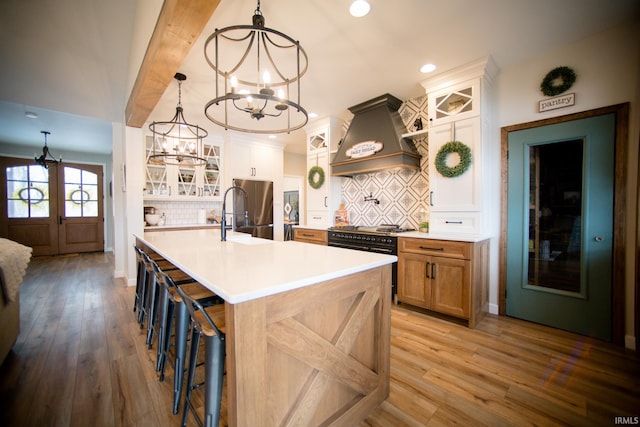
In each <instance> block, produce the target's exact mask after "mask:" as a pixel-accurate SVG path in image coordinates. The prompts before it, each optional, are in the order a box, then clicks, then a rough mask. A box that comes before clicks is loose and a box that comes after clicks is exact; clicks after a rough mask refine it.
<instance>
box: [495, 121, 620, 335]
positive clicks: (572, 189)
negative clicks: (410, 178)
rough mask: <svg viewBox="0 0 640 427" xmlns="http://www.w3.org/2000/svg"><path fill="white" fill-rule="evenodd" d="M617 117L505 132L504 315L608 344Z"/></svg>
mask: <svg viewBox="0 0 640 427" xmlns="http://www.w3.org/2000/svg"><path fill="white" fill-rule="evenodd" d="M614 139H615V115H614V114H607V115H602V116H597V117H593V118H587V119H581V120H574V121H569V122H564V123H558V124H553V125H547V126H542V127H537V128H532V129H526V130H521V131H515V132H510V133H509V140H508V144H509V160H508V168H509V170H508V215H507V216H508V219H507V274H506V277H507V286H506V287H507V299H506V313H507V315H508V316H513V317H517V318H521V319H524V320H528V321H532V322H536V323H541V324H544V325H548V326H553V327H556V328H560V329H564V330H568V331H572V332H577V333H579V334H583V335H588V336H592V337H595V338H599V339H603V340H607V341H609V340H610V339H611V292H612V274H611V265H612V249H613V190H614Z"/></svg>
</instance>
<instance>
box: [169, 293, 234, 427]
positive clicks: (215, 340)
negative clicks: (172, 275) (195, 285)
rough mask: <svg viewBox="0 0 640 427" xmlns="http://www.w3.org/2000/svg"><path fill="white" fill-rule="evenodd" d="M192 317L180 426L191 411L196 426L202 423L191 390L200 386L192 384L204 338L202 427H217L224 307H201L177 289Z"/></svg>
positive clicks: (223, 335) (220, 398)
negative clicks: (192, 400) (187, 369)
mask: <svg viewBox="0 0 640 427" xmlns="http://www.w3.org/2000/svg"><path fill="white" fill-rule="evenodd" d="M176 290H177V291H178V294H179V295H180V296H181V297H182V300H183V301H184V303H185V305H186V307H187V310H188V311H189V315H190V316H191V349H190V351H189V371H188V374H187V384H186V391H185V398H184V412H183V414H182V426H183V427H185V426H186V425H187V416H188V413H189V411H192V412H193V415H194V417H195V418H196V421H197V422H198V424H199V425H202V420H201V419H200V417H199V416H198V413H197V411H196V408H195V405H194V404H193V403H192V402H191V396H192V393H193V390H195V389H197V388H199V387H200V386H202V384H194V379H195V371H196V367H197V364H198V351H199V349H200V339H201V338H202V337H204V343H205V361H204V369H205V371H204V372H205V373H204V396H205V398H204V425H205V426H206V427H214V426H215V427H217V426H218V423H219V421H220V404H221V402H222V381H223V376H224V358H225V334H224V331H225V315H224V304H218V305H214V306H211V307H203V306H202V305H201V304H200V303H199V302H198V301H197V300H195V299H193V298H191V297H190V296H189V295H187V294H186V293H184V292H182V290H181V289H180V287H176Z"/></svg>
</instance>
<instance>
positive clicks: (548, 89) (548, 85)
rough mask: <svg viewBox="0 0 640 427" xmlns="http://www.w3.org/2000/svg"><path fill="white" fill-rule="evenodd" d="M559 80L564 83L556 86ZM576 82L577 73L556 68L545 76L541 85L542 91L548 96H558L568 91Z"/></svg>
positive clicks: (567, 69)
mask: <svg viewBox="0 0 640 427" xmlns="http://www.w3.org/2000/svg"><path fill="white" fill-rule="evenodd" d="M557 79H560V80H562V83H561V84H555V82H556V80H557ZM575 82H576V73H575V72H574V71H573V70H572V69H571V68H569V67H556V68H554V69H553V70H551V71H549V72H548V73H547V75H546V76H544V79H542V83H540V90H541V91H542V93H543V94H544V95H546V96H556V95H560V94H561V93H562V92H564V91H566V90H569V88H570V87H571V86H573V84H574V83H575Z"/></svg>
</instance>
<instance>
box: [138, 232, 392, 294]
mask: <svg viewBox="0 0 640 427" xmlns="http://www.w3.org/2000/svg"><path fill="white" fill-rule="evenodd" d="M136 237H137V238H139V239H141V240H142V241H143V242H144V243H146V244H147V245H148V246H149V247H150V248H151V249H153V250H155V251H156V252H158V253H159V254H161V255H162V256H164V257H165V258H166V259H167V260H169V261H171V262H172V263H173V264H175V265H176V266H178V267H180V268H181V269H182V270H183V271H184V272H185V273H187V274H189V275H190V276H191V277H193V278H194V279H196V280H197V281H198V282H200V283H202V284H203V285H204V286H206V287H207V288H209V289H210V290H211V291H213V292H215V293H216V294H218V295H220V297H222V298H223V299H224V300H225V301H227V302H229V303H232V304H236V303H241V302H244V301H249V300H252V299H256V298H260V297H264V296H268V295H273V294H277V293H280V292H284V291H289V290H292V289H297V288H301V287H304V286H309V285H313V284H316V283H319V282H322V281H325V280H331V279H335V278H338V277H342V276H346V275H349V274H353V273H357V272H360V271H365V270H369V269H371V268H375V267H380V266H383V265H387V264H391V263H393V262H395V261H397V260H398V257H396V256H393V255H382V254H376V253H370V252H362V251H353V250H350V249H342V248H335V247H329V246H322V245H313V244H309V243H301V242H295V241H286V242H279V241H273V240H265V239H258V238H253V237H251V236H249V235H247V234H244V233H236V232H233V231H228V232H227V241H226V242H221V241H220V230H219V229H200V230H174V231H153V232H148V233H144V235H142V236H140V235H136Z"/></svg>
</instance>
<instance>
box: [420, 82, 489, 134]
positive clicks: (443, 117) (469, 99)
mask: <svg viewBox="0 0 640 427" xmlns="http://www.w3.org/2000/svg"><path fill="white" fill-rule="evenodd" d="M479 95H480V93H479V80H478V79H473V80H471V81H468V82H463V83H462V84H458V85H455V86H452V87H446V88H443V89H441V90H437V91H434V92H433V93H429V97H428V100H427V104H428V108H429V125H430V126H438V125H441V124H444V123H451V122H452V121H457V120H463V119H465V118H468V117H473V116H478V115H480V101H479Z"/></svg>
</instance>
